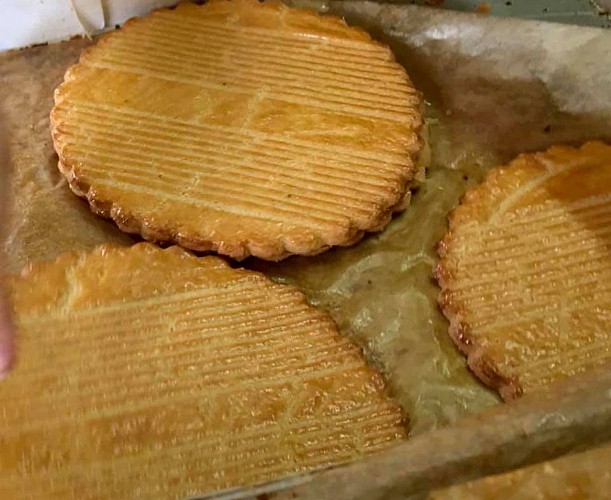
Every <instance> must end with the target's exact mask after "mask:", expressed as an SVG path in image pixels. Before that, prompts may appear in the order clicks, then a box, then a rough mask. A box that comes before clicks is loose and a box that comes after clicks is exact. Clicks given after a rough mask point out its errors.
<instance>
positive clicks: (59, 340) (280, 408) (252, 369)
mask: <svg viewBox="0 0 611 500" xmlns="http://www.w3.org/2000/svg"><path fill="white" fill-rule="evenodd" d="M8 291H9V295H10V297H11V301H12V303H13V306H14V312H15V318H16V321H17V324H18V327H19V332H20V338H19V362H18V364H17V366H16V368H15V371H14V373H12V374H11V375H10V376H9V377H8V378H7V379H6V380H3V381H2V383H1V384H0V401H2V411H0V429H1V437H0V443H1V444H2V453H1V454H0V463H1V465H2V466H1V467H0V498H15V492H26V491H27V493H28V498H30V497H32V498H61V499H62V500H63V499H78V500H86V499H94V498H185V497H187V496H189V495H194V494H196V493H202V492H205V491H211V490H217V489H221V488H228V487H236V486H241V485H249V484H253V483H257V482H261V481H265V480H269V479H273V478H277V477H281V476H284V475H287V474H289V473H293V472H298V471H305V470H311V469H317V468H320V467H325V466H329V465H333V464H337V463H343V462H346V461H350V460H353V459H356V458H359V457H362V456H365V455H367V454H369V453H372V452H375V451H377V450H381V449H384V448H386V447H388V446H390V445H392V444H393V443H397V442H399V441H401V440H402V439H404V438H405V437H406V428H405V426H404V422H403V419H402V415H401V411H400V408H399V406H398V405H397V403H395V402H394V401H393V400H392V399H390V398H389V397H387V396H386V395H385V393H384V390H383V386H384V383H383V379H382V377H381V376H380V374H379V373H378V372H376V371H375V370H373V369H372V368H370V367H369V366H368V365H367V363H366V362H365V359H364V358H363V354H362V352H361V350H360V349H359V348H358V347H357V346H355V345H354V344H353V343H352V342H351V341H350V340H349V339H347V338H345V337H343V336H342V335H340V334H339V333H338V331H337V327H336V326H335V324H334V323H333V321H332V320H331V318H330V317H329V315H328V314H326V313H323V312H321V311H319V310H317V309H315V308H314V307H312V306H310V305H309V304H308V303H307V302H306V299H305V297H304V296H303V295H302V294H301V293H299V292H298V291H297V290H296V289H294V288H292V287H289V286H284V285H278V284H274V283H273V282H271V281H270V280H268V279H267V278H265V277H264V276H263V275H261V274H259V273H255V272H252V271H247V270H244V269H232V268H231V267H230V266H229V265H228V264H227V263H226V262H225V261H224V260H222V259H220V258H218V257H199V258H198V257H195V256H193V255H192V254H190V253H187V252H186V251H184V250H182V249H180V248H178V247H170V248H169V249H166V250H162V249H160V248H159V247H157V246H155V245H152V244H150V243H141V244H138V245H135V246H133V247H127V248H126V247H118V246H116V247H113V246H103V247H99V248H97V249H96V250H94V251H92V252H90V253H80V254H78V253H71V254H66V255H63V256H61V257H60V258H58V259H57V260H56V261H54V262H49V263H42V264H35V265H33V266H32V267H30V268H29V269H27V270H26V271H25V272H24V273H23V274H22V275H21V276H18V277H14V278H12V279H10V280H9V282H8Z"/></svg>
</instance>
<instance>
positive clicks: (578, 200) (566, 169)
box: [436, 142, 611, 399]
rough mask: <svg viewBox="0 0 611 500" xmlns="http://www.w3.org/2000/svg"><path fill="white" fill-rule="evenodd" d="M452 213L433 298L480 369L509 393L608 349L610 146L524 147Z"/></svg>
mask: <svg viewBox="0 0 611 500" xmlns="http://www.w3.org/2000/svg"><path fill="white" fill-rule="evenodd" d="M449 221H450V228H449V232H448V234H447V235H446V236H445V238H444V239H443V241H442V243H441V245H440V256H441V261H440V263H439V265H438V267H437V270H436V275H437V279H438V280H439V283H440V285H441V288H442V293H441V295H440V298H439V302H440V305H441V308H442V310H443V312H444V314H445V315H446V316H447V318H448V319H449V320H450V334H451V336H452V338H453V339H454V340H455V342H456V344H457V345H458V347H459V348H460V349H461V350H462V351H463V352H464V353H465V354H467V356H468V360H469V366H470V367H471V368H472V370H473V371H474V372H475V374H476V375H478V377H480V378H481V379H482V380H483V381H484V382H485V383H487V384H489V385H491V386H492V387H495V388H497V389H498V390H499V391H500V393H501V395H502V396H503V397H504V398H505V399H511V398H515V397H517V396H519V395H521V394H522V393H527V392H532V391H536V390H538V389H540V388H542V387H544V386H546V385H548V384H549V383H550V382H552V381H554V380H556V379H559V378H562V377H567V376H571V375H575V374H577V373H581V372H584V371H586V370H588V369H590V368H592V367H595V366H598V365H601V364H603V363H605V362H607V361H609V360H611V335H610V332H609V325H610V324H611V288H610V284H611V146H609V145H607V144H604V143H602V142H590V143H587V144H585V145H583V146H582V147H581V148H572V147H568V146H557V147H552V148H551V149H549V150H548V151H546V152H542V153H534V154H523V155H521V156H519V157H518V158H517V159H516V160H514V161H513V162H512V163H510V164H509V165H508V166H505V167H500V168H496V169H494V170H492V171H491V172H490V173H489V174H488V175H487V177H486V179H485V180H484V182H483V183H481V184H480V185H478V186H476V187H475V188H473V189H471V190H470V191H468V192H467V193H466V195H465V197H464V199H463V200H462V203H461V204H460V206H459V207H458V208H456V210H454V211H453V212H452V213H451V215H450V217H449Z"/></svg>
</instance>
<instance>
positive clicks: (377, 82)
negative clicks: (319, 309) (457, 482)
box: [51, 0, 424, 260]
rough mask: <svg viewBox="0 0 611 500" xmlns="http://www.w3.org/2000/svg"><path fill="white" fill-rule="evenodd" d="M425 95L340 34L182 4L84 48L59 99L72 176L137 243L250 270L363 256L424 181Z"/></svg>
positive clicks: (368, 45) (314, 21)
mask: <svg viewBox="0 0 611 500" xmlns="http://www.w3.org/2000/svg"><path fill="white" fill-rule="evenodd" d="M421 107H422V99H421V95H420V94H419V93H418V92H417V91H416V90H415V89H414V87H413V85H412V84H411V82H410V80H409V78H408V76H407V74H406V73H405V70H404V69H403V67H401V66H400V65H399V64H398V63H397V62H395V60H394V57H393V55H392V53H391V51H390V49H389V48H388V47H386V46H383V45H381V44H379V43H377V42H375V41H373V40H372V39H371V38H370V36H369V35H368V34H366V33H365V32H364V31H362V30H360V29H356V28H351V27H348V26H347V25H346V24H345V23H344V22H343V21H342V20H340V19H338V18H334V17H324V16H319V15H318V14H315V13H313V12H309V11H306V10H298V9H291V8H288V7H286V6H284V5H282V4H280V3H272V4H269V3H264V4H261V3H260V2H257V1H256V0H233V1H229V2H228V1H224V0H216V1H211V2H209V3H207V4H205V5H203V6H196V5H192V4H181V5H179V6H178V7H177V8H176V9H173V10H171V9H161V10H157V11H154V12H153V13H151V14H150V15H148V16H146V17H144V18H140V19H134V20H131V21H129V22H128V23H127V24H126V25H125V27H124V28H122V29H120V30H117V31H114V32H112V33H110V34H108V35H105V36H104V37H103V38H102V39H101V40H100V41H99V42H98V43H97V44H96V45H95V46H93V47H92V48H90V49H88V50H86V51H85V52H84V53H83V54H82V56H81V58H80V61H79V63H78V64H76V65H74V66H72V67H71V68H70V69H69V70H68V71H67V73H66V75H65V81H64V83H63V84H62V85H61V86H60V87H59V88H58V89H57V90H56V93H55V107H54V108H53V111H52V113H51V123H52V132H53V140H54V145H55V149H56V151H57V153H58V155H59V168H60V170H61V171H62V172H63V173H64V175H65V176H66V177H67V178H68V181H69V182H70V186H71V188H72V190H73V191H74V192H75V193H76V194H78V195H79V196H82V197H86V198H87V200H88V201H89V203H90V205H91V208H92V210H93V211H94V212H96V213H97V214H99V215H101V216H103V217H110V218H112V219H113V220H114V221H115V222H116V223H117V225H118V226H119V227H120V228H121V229H123V230H124V231H127V232H130V233H139V234H141V235H142V236H143V237H144V238H145V239H148V240H154V241H163V242H175V243H178V244H180V245H181V246H183V247H187V248H190V249H193V250H198V251H207V250H213V251H216V252H218V253H221V254H225V255H228V256H231V257H233V258H236V259H242V258H245V257H247V256H249V255H255V256H257V257H260V258H263V259H270V260H278V259H282V258H284V257H287V256H288V255H290V254H303V255H313V254H317V253H320V252H322V251H324V250H326V249H328V248H329V247H331V246H334V245H351V244H353V243H355V242H356V241H358V240H359V239H360V238H361V237H362V236H363V235H364V233H365V232H367V231H379V230H381V229H382V228H384V226H385V225H386V224H387V223H388V222H389V220H390V218H391V215H392V213H393V212H395V211H398V210H402V209H403V208H405V206H406V204H407V203H408V201H409V188H410V187H413V186H414V185H415V184H416V183H417V180H418V179H419V178H421V177H422V174H423V165H422V161H424V160H423V158H421V155H420V153H421V150H422V148H423V145H424V141H423V139H422V138H421V132H422V124H423V119H422V115H421Z"/></svg>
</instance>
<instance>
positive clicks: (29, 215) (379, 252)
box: [0, 1, 611, 434]
mask: <svg viewBox="0 0 611 500" xmlns="http://www.w3.org/2000/svg"><path fill="white" fill-rule="evenodd" d="M294 3H295V2H294ZM308 3H309V4H312V2H311V1H310V2H308ZM323 7H324V6H323ZM327 7H329V8H330V10H331V11H332V12H334V13H337V14H340V15H345V16H346V17H347V19H348V20H349V21H350V22H351V23H353V24H357V25H361V26H363V27H365V28H367V29H368V30H369V31H370V32H371V33H372V34H374V35H375V36H376V37H377V38H379V39H381V40H383V41H386V42H388V43H389V44H390V45H391V46H392V48H393V49H394V51H395V53H396V55H397V58H398V60H399V61H400V62H401V63H402V64H404V65H405V67H406V68H407V70H408V72H409V73H410V75H411V76H412V78H413V80H414V81H415V83H416V85H417V86H418V87H419V88H420V89H421V90H422V91H423V92H424V94H425V97H426V98H427V100H428V101H429V102H430V105H429V106H428V110H427V114H428V121H429V126H430V130H431V144H432V147H433V156H432V165H431V168H430V169H429V171H428V175H427V177H428V178H427V180H426V182H425V183H424V185H423V186H422V187H421V188H420V189H419V191H418V192H417V193H416V194H415V196H414V198H413V201H412V204H411V206H410V207H409V208H408V209H407V211H406V212H405V213H404V214H403V215H401V216H399V217H397V218H396V219H395V220H394V221H393V222H392V223H391V225H390V226H389V227H388V228H387V229H386V230H385V231H384V232H383V233H381V234H379V235H374V236H371V237H369V238H367V239H366V240H364V241H363V242H361V243H360V244H358V245H357V246H355V247H353V248H348V249H339V250H333V251H330V252H328V253H326V254H323V255H321V256H318V257H314V258H290V259H288V260H286V261H285V262H282V263H280V264H267V263H263V262H260V261H255V260H250V261H247V262H246V263H245V265H246V267H250V268H253V269H258V270H262V271H264V272H266V273H268V274H269V275H270V276H272V277H273V278H274V279H277V280H279V281H283V282H289V283H294V284H295V285H297V286H298V287H300V288H301V289H302V290H303V291H304V292H305V293H306V294H307V295H308V296H309V297H310V299H311V300H312V302H313V303H314V304H317V305H320V306H321V307H324V308H327V309H329V310H330V311H331V313H332V315H333V316H334V318H335V319H336V320H337V322H338V324H339V326H340V328H341V329H342V331H344V332H345V333H346V334H348V335H351V336H353V337H354V338H355V339H356V340H357V341H358V342H359V343H361V344H362V345H363V346H364V347H365V348H366V351H367V353H368V355H369V356H370V358H371V359H373V360H374V361H375V362H376V363H378V364H379V366H381V367H382V369H383V370H384V371H385V373H386V374H387V376H388V379H389V382H390V384H389V385H390V390H391V391H392V393H393V394H394V396H395V397H396V398H397V399H398V400H399V401H400V403H401V404H402V406H403V407H404V408H405V410H406V412H407V414H408V415H409V417H410V420H411V430H412V433H413V434H418V433H422V432H424V431H427V430H431V429H433V428H435V427H439V426H444V425H447V424H452V423H454V422H456V421H457V420H458V419H459V418H461V417H462V416H463V415H465V414H469V413H476V412H479V411H480V410H482V409H483V408H485V407H488V406H491V405H494V404H496V403H497V402H498V398H497V397H496V395H495V394H493V393H492V392H491V391H489V390H488V389H486V388H484V387H483V386H482V385H481V384H479V382H478V381H477V380H476V379H475V378H474V377H473V376H472V375H471V374H470V372H469V371H468V370H467V368H466V364H465V360H464V359H463V357H462V356H461V355H460V354H459V353H458V352H457V351H456V349H455V348H454V346H453V345H452V342H451V341H450V339H449V338H448V336H447V333H446V330H447V323H446V322H445V320H444V319H443V317H442V316H441V315H440V313H439V312H438V310H437V307H436V303H435V301H436V296H437V293H438V289H437V287H436V285H435V284H434V282H433V280H432V279H431V269H432V266H433V265H434V263H435V260H436V254H435V246H436V243H437V241H438V240H439V239H440V238H441V236H442V235H443V233H444V231H445V220H446V214H447V212H448V211H449V210H450V209H451V208H452V207H453V206H455V205H456V203H457V202H458V200H459V198H460V196H461V194H462V193H463V192H464V191H465V189H466V188H467V187H468V186H470V185H472V184H473V183H475V182H477V181H478V180H480V179H481V177H482V174H483V173H484V172H485V171H486V170H487V169H488V168H490V167H491V166H493V165H495V164H498V163H503V162H505V161H507V160H509V159H510V158H511V157H513V156H514V155H515V154H517V153H519V152H521V151H525V150H537V149H542V148H545V147H547V146H548V145H550V144H552V143H556V142H571V143H579V142H581V141H583V140H585V139H591V138H601V139H607V140H609V139H611V72H610V71H609V68H611V34H609V33H608V32H605V31H603V30H595V29H586V28H576V27H570V26H560V25H558V26H556V25H542V24H538V23H532V22H524V21H517V20H507V19H503V20H501V19H492V18H489V17H486V16H475V15H466V14H462V15H461V14H455V13H448V12H441V11H436V10H432V9H423V8H418V7H411V6H399V5H393V6H390V5H386V6H383V5H378V4H376V3H367V2H360V1H349V2H331V3H330V4H329V5H328V6H327ZM89 43H90V42H89V41H85V40H73V41H70V42H66V43H63V44H60V45H51V46H43V47H35V48H31V49H27V50H24V51H21V52H13V53H9V54H6V55H3V56H0V111H3V112H4V116H5V118H4V119H5V121H6V123H7V128H8V129H9V138H10V147H11V155H12V158H13V164H14V170H15V176H14V178H13V185H12V192H13V193H14V198H13V202H12V206H13V216H12V219H11V223H10V228H9V239H8V241H7V243H6V246H7V250H8V252H9V258H8V263H7V269H8V270H9V271H11V272H16V271H18V270H19V269H20V268H21V267H22V266H23V265H25V264H26V263H27V262H29V261H32V260H39V259H51V258H54V257H56V256H57V255H59V254H61V253H62V252H64V251H68V250H83V249H89V248H92V247H94V246H96V245H97V244H99V243H101V242H104V241H115V242H118V243H121V244H129V243H130V242H131V241H132V239H131V238H130V237H128V236H126V235H124V234H122V233H121V232H120V231H118V230H117V229H116V228H115V227H114V226H113V225H112V224H110V223H108V222H105V221H103V220H101V219H99V218H97V217H95V216H93V215H92V214H91V213H90V212H89V209H88V207H87V205H86V203H84V202H82V201H81V200H79V199H78V198H76V197H75V196H74V195H73V194H72V193H71V192H70V191H69V189H68V188H67V186H66V183H65V182H64V180H63V179H62V178H61V176H60V174H59V173H58V172H57V167H56V162H57V158H56V156H55V155H54V153H53V150H52V145H51V138H50V134H49V123H48V113H49V111H50V109H51V105H52V94H53V89H54V88H55V86H56V85H57V84H59V83H60V81H61V79H62V75H63V73H64V71H65V69H66V68H67V67H68V66H69V65H70V64H72V63H73V62H75V61H76V59H77V57H78V53H79V52H80V50H82V49H83V48H84V47H85V46H87V45H88V44H89Z"/></svg>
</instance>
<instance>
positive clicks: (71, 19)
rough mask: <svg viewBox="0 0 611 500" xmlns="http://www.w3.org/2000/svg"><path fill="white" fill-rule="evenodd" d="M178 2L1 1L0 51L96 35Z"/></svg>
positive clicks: (132, 0)
mask: <svg viewBox="0 0 611 500" xmlns="http://www.w3.org/2000/svg"><path fill="white" fill-rule="evenodd" d="M175 3H177V0H0V51H3V50H8V49H13V48H19V47H27V46H28V45H33V44H37V43H44V42H55V41H59V40H65V39H67V38H70V37H71V36H74V35H84V34H93V33H97V32H99V31H101V30H103V29H105V28H109V27H112V26H114V25H116V24H121V23H123V22H124V21H126V20H127V19H129V18H130V17H134V16H141V15H144V14H146V13H147V12H149V11H150V10H152V9H154V8H157V7H162V6H165V5H173V4H175Z"/></svg>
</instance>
